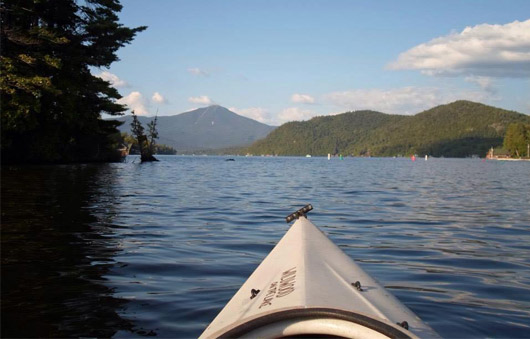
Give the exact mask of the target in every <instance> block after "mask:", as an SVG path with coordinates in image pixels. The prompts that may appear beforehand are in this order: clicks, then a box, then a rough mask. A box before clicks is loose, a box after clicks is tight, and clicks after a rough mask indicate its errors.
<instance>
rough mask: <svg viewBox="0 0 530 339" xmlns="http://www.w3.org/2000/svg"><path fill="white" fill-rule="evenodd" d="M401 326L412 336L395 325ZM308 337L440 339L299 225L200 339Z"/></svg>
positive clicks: (317, 234) (306, 224)
mask: <svg viewBox="0 0 530 339" xmlns="http://www.w3.org/2000/svg"><path fill="white" fill-rule="evenodd" d="M356 285H357V286H356ZM404 322H406V324H407V325H408V328H409V330H407V329H405V328H403V327H402V326H401V325H398V324H402V323H404ZM311 334H320V335H330V336H343V337H352V338H353V337H359V338H362V337H367V336H368V337H371V338H372V337H374V338H375V337H377V336H378V335H379V336H381V337H390V338H416V337H422V338H423V337H438V335H437V334H436V333H435V332H434V331H433V330H432V329H431V328H430V327H429V326H427V325H426V324H425V323H423V322H422V321H421V320H420V319H419V318H418V317H417V316H416V315H415V314H414V313H413V312H412V311H410V310H409V309H408V308H407V307H406V306H404V305H403V304H402V303H401V302H399V301H398V300H397V299H396V298H395V297H394V296H393V295H392V294H390V293H389V292H388V291H386V290H385V289H384V288H383V287H382V286H381V285H380V284H379V283H378V282H377V281H375V279H373V278H372V277H371V276H369V275H368V274H367V273H366V272H364V271H363V270H362V269H361V268H360V267H359V266H358V265H357V264H356V263H355V262H354V261H353V260H352V259H351V258H350V257H348V256H347V255H346V254H345V253H344V252H343V251H342V250H340V249H339V248H338V247H337V246H336V245H335V244H333V242H331V241H330V240H329V239H328V238H327V237H326V235H324V233H322V232H321V231H320V230H319V229H318V228H317V227H316V226H315V225H313V224H312V223H311V222H310V221H309V220H307V219H306V218H305V217H300V218H299V219H298V220H297V221H296V222H295V223H294V224H293V226H291V228H290V229H289V231H288V232H287V233H286V234H285V235H284V237H283V238H282V239H281V240H280V242H278V244H277V245H276V246H275V247H274V249H273V250H272V251H271V253H270V254H269V255H268V256H267V257H266V258H265V259H264V260H263V262H262V263H261V264H260V265H259V266H258V268H257V269H256V270H255V271H254V272H253V273H252V275H251V276H250V277H249V278H248V280H247V281H246V282H245V283H244V284H243V285H242V286H241V288H240V289H239V291H238V292H237V293H236V294H235V295H234V297H233V298H232V299H231V300H230V301H229V302H228V304H227V305H226V306H225V308H224V309H223V310H222V311H221V312H220V313H219V315H218V316H217V317H216V318H215V319H214V320H213V321H212V323H211V324H210V326H208V327H207V328H206V330H205V331H204V333H203V334H202V335H201V338H217V337H231V338H233V337H279V336H286V335H311ZM376 334H377V335H376Z"/></svg>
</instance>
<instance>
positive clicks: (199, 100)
mask: <svg viewBox="0 0 530 339" xmlns="http://www.w3.org/2000/svg"><path fill="white" fill-rule="evenodd" d="M188 101H189V102H191V103H192V104H199V105H211V104H213V101H212V99H210V98H209V97H207V96H206V95H201V96H198V97H189V98H188Z"/></svg>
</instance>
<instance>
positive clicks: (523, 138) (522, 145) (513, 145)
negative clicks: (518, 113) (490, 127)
mask: <svg viewBox="0 0 530 339" xmlns="http://www.w3.org/2000/svg"><path fill="white" fill-rule="evenodd" d="M529 144H530V125H525V124H523V123H520V122H519V123H513V124H510V125H509V126H508V128H507V130H506V135H505V137H504V148H505V149H506V150H508V152H510V154H511V156H512V157H517V158H520V157H523V156H525V155H527V151H528V145H529Z"/></svg>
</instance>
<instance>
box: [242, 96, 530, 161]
mask: <svg viewBox="0 0 530 339" xmlns="http://www.w3.org/2000/svg"><path fill="white" fill-rule="evenodd" d="M518 121H521V122H525V123H530V117H529V116H527V115H524V114H521V113H517V112H513V111H507V110H503V109H500V108H495V107H491V106H487V105H483V104H479V103H474V102H470V101H456V102H453V103H451V104H447V105H441V106H437V107H435V108H432V109H430V110H427V111H424V112H421V113H419V114H416V115H413V116H403V115H390V114H384V113H379V112H374V111H356V112H348V113H343V114H339V115H335V116H325V117H316V118H313V119H311V120H309V121H304V122H289V123H286V124H284V125H282V126H280V127H278V128H277V129H276V130H274V131H273V132H271V133H270V134H269V136H268V137H267V138H265V139H262V140H259V141H257V142H255V143H254V144H253V145H252V146H251V147H249V148H248V149H247V151H248V152H249V153H252V154H276V155H305V154H312V155H327V154H328V153H331V154H339V153H340V154H344V155H354V156H359V155H372V156H394V155H409V154H414V153H416V154H420V155H423V154H429V155H432V156H446V157H465V156H469V155H473V154H477V155H481V156H482V155H485V154H486V152H487V150H488V149H489V148H490V147H492V146H493V147H496V146H500V145H502V141H503V137H504V134H505V131H506V127H507V126H508V125H509V124H510V123H512V122H518Z"/></svg>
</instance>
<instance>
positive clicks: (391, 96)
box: [324, 87, 488, 114]
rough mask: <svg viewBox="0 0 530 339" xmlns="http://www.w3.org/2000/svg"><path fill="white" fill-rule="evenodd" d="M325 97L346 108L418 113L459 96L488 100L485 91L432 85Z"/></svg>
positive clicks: (468, 98)
mask: <svg viewBox="0 0 530 339" xmlns="http://www.w3.org/2000/svg"><path fill="white" fill-rule="evenodd" d="M324 98H325V99H326V100H327V101H329V102H330V103H331V104H333V105H335V106H337V107H339V108H342V109H343V110H345V111H355V110H375V111H379V112H383V113H393V114H416V113H418V112H421V111H424V110H426V109H429V108H432V107H434V106H437V105H441V104H446V103H449V102H453V101H456V100H471V101H486V100H487V99H488V95H487V93H484V92H481V91H462V90H460V91H457V90H452V91H442V90H440V89H438V88H431V87H423V88H422V87H402V88H395V89H390V90H383V89H357V90H350V91H343V92H333V93H329V94H326V95H325V96H324Z"/></svg>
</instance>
